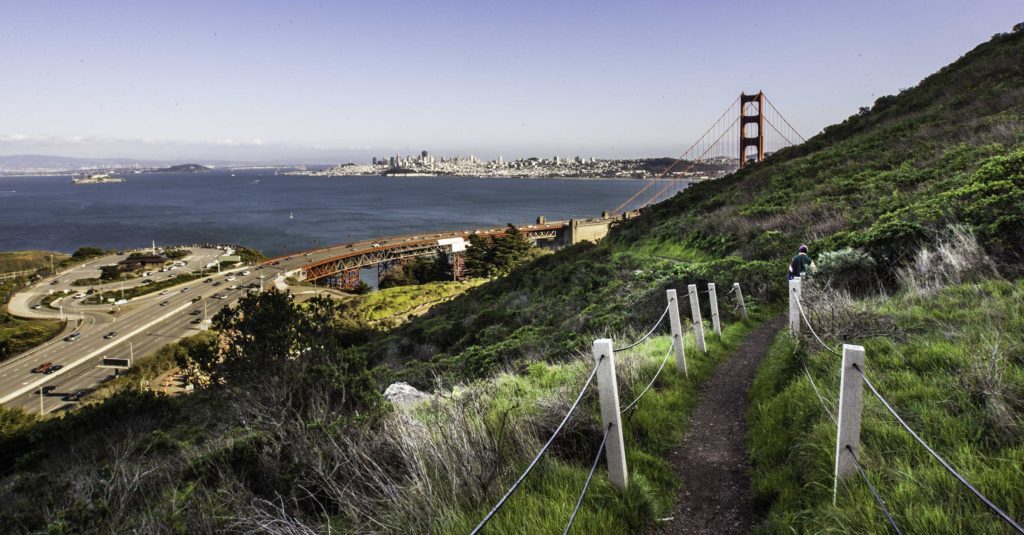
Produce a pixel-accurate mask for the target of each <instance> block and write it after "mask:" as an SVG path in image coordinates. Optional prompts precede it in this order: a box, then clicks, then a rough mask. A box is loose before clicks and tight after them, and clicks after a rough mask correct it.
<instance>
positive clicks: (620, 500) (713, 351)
mask: <svg viewBox="0 0 1024 535" xmlns="http://www.w3.org/2000/svg"><path fill="white" fill-rule="evenodd" d="M755 324H756V321H750V322H747V323H737V324H732V325H729V326H727V327H726V328H725V329H724V330H723V336H722V339H721V340H717V339H716V337H714V336H713V335H712V336H710V337H709V339H708V340H709V344H708V354H707V355H706V356H705V355H701V354H700V353H699V352H698V351H697V349H696V346H695V345H694V342H693V339H692V332H691V334H690V335H688V336H687V337H686V340H685V342H684V343H685V346H684V347H685V348H686V355H687V362H688V368H689V377H688V378H684V377H682V376H681V375H680V374H679V373H678V372H677V371H676V368H675V365H674V357H672V356H669V362H668V363H667V364H666V367H665V369H664V371H663V372H662V374H661V375H660V376H659V378H658V380H657V382H656V383H655V386H654V388H652V389H651V390H650V391H648V392H647V394H646V395H645V396H644V397H643V398H642V400H641V401H640V402H639V404H638V405H637V409H636V410H635V412H634V414H633V415H632V416H631V417H625V418H624V420H623V432H624V441H625V445H626V459H627V466H628V470H629V486H628V489H627V491H626V492H624V493H620V492H619V491H618V490H616V489H615V488H614V487H613V486H612V485H611V483H610V482H609V480H608V477H607V470H606V469H605V466H604V462H603V460H602V462H601V464H600V466H599V467H598V470H597V472H596V475H595V477H594V480H593V482H592V483H591V487H590V490H589V491H588V493H587V497H586V499H585V500H584V502H583V506H582V508H581V509H580V513H579V515H578V517H577V519H576V521H575V523H574V526H573V530H574V532H576V533H601V532H604V533H630V532H636V531H637V530H641V529H644V528H645V527H648V526H651V525H652V524H654V523H655V522H656V519H657V518H660V517H664V516H667V515H669V514H671V511H672V509H673V507H674V505H675V502H676V496H677V493H678V490H679V486H680V481H679V479H678V477H677V476H676V474H675V469H674V467H673V466H672V465H671V463H670V462H669V461H668V460H667V458H668V456H669V454H670V453H671V451H672V450H673V449H674V448H676V447H677V446H678V444H679V443H680V442H681V441H682V438H683V436H684V435H685V433H686V431H687V428H688V424H689V420H690V414H691V413H692V411H693V409H694V407H695V406H696V404H697V401H698V393H699V389H700V385H701V384H702V383H703V382H704V381H705V380H706V379H707V378H708V377H710V376H711V375H712V373H713V372H714V370H715V368H716V367H717V366H718V364H719V363H720V362H722V361H723V360H724V359H725V358H727V357H728V356H729V355H730V354H731V353H732V352H733V351H734V350H735V348H736V347H737V346H738V345H739V343H740V342H741V340H742V339H743V338H744V337H745V336H746V335H747V334H748V333H749V332H750V330H751V329H752V328H753V326H754V325H755ZM669 342H670V338H669V337H667V336H660V337H655V338H653V339H651V340H650V341H648V342H645V343H644V344H642V345H640V346H638V347H637V348H635V349H634V350H631V351H627V352H624V353H621V354H619V355H617V368H618V370H617V371H618V375H619V387H620V404H621V406H623V407H625V406H626V405H627V404H628V403H629V402H630V401H631V400H633V399H634V398H635V396H636V395H637V394H639V393H640V392H641V391H642V390H643V388H644V387H645V386H646V384H647V382H649V380H650V378H651V377H652V376H653V374H654V373H655V372H656V371H657V369H658V366H659V365H660V364H661V361H662V358H663V357H664V356H665V353H666V351H667V350H668V347H669ZM592 366H593V361H592V360H591V359H589V358H584V359H582V360H578V361H574V362H571V363H565V364H545V363H534V364H532V365H530V366H529V368H528V369H527V370H526V372H525V373H524V374H522V375H509V374H504V375H501V376H499V377H498V378H497V379H495V381H494V385H495V387H496V388H497V394H496V395H495V398H494V401H493V407H492V411H493V412H492V414H490V417H491V418H496V417H497V412H498V411H499V410H500V409H502V408H505V407H510V406H515V407H519V410H523V411H531V410H537V408H536V406H537V405H538V404H540V403H541V400H543V399H544V397H545V395H546V393H547V392H549V391H550V390H552V389H565V390H571V392H569V393H570V394H571V395H575V394H576V389H577V388H578V387H579V385H581V384H582V383H583V381H584V380H585V379H586V376H587V375H588V374H589V373H590V371H591V369H592ZM584 399H585V401H584V404H583V406H582V407H581V409H580V410H582V411H584V412H585V418H586V422H587V425H585V426H584V427H585V428H586V432H585V433H583V435H584V436H583V437H582V439H581V440H582V442H583V445H582V446H581V447H578V448H572V450H571V452H562V455H559V454H557V453H555V454H551V453H549V454H548V455H546V456H545V457H544V458H542V460H541V461H540V463H539V464H538V466H537V467H536V468H535V469H534V471H533V472H531V474H530V476H529V477H528V478H527V480H526V481H525V482H524V484H523V486H522V487H521V488H520V489H519V490H518V491H517V493H516V494H514V495H513V496H512V497H511V498H510V499H509V501H508V502H507V503H506V505H505V506H504V507H503V508H502V509H501V510H500V511H499V512H498V513H497V514H496V515H495V517H494V518H493V519H492V520H491V522H490V523H489V524H488V525H487V528H486V532H487V533H495V534H505V533H507V534H513V533H516V534H517V533H523V532H524V530H526V531H529V532H531V533H559V532H561V530H562V529H563V528H564V527H565V523H566V522H567V521H568V519H569V517H570V515H571V513H572V510H573V508H574V507H575V504H576V500H577V498H578V496H579V493H580V491H581V490H582V488H583V483H584V482H585V480H586V477H587V474H588V472H589V470H590V463H591V462H592V460H593V457H592V456H593V454H594V453H595V452H596V451H597V447H598V446H599V445H600V441H601V436H602V433H601V431H600V429H601V424H600V422H601V417H600V413H599V410H598V408H597V397H596V394H591V395H589V396H588V397H586V398H584ZM570 427H572V426H571V425H570ZM577 432H578V429H577ZM542 438H546V437H542ZM555 448H556V451H557V442H556V446H555ZM530 453H531V454H532V453H534V452H530ZM530 458H531V457H530V455H527V456H523V457H522V458H520V459H519V460H518V461H517V462H516V463H515V465H514V466H512V467H509V469H507V470H506V471H505V473H504V474H503V477H502V478H500V480H499V483H500V484H496V485H493V486H492V487H491V488H490V489H488V492H486V493H485V494H484V495H482V496H478V497H476V498H477V500H474V501H475V504H474V505H473V506H470V507H468V508H463V509H461V510H459V511H457V512H449V513H448V514H445V515H441V516H439V517H438V519H437V522H438V523H437V524H435V525H434V526H433V528H432V529H431V531H433V532H436V533H468V532H469V531H471V530H472V529H473V527H474V526H476V524H477V522H479V521H480V520H481V519H482V518H483V517H484V516H485V515H486V513H487V512H488V511H489V510H490V508H491V507H492V506H493V504H494V503H496V502H497V500H498V498H500V496H501V495H502V494H503V493H504V491H505V490H506V489H507V487H508V486H509V485H510V484H511V483H512V481H514V479H515V477H517V476H518V474H520V473H521V471H522V470H523V469H525V467H526V465H527V464H528V462H529V460H530ZM602 459H603V454H602Z"/></svg>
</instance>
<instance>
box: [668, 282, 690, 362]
mask: <svg viewBox="0 0 1024 535" xmlns="http://www.w3.org/2000/svg"><path fill="white" fill-rule="evenodd" d="M665 293H666V294H667V296H668V320H669V323H670V324H671V325H672V342H673V343H674V344H675V351H676V369H677V370H679V373H681V374H683V377H686V376H687V372H686V351H684V350H683V326H682V323H680V322H679V299H678V298H677V297H676V291H675V290H668V291H666V292H665Z"/></svg>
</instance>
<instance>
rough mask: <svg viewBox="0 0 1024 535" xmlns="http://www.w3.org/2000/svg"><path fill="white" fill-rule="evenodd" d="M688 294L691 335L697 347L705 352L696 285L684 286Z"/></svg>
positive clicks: (706, 347)
mask: <svg viewBox="0 0 1024 535" xmlns="http://www.w3.org/2000/svg"><path fill="white" fill-rule="evenodd" d="M686 289H687V290H688V292H689V294H690V314H691V315H692V316H693V336H694V338H696V339H697V349H699V350H700V352H701V353H704V354H707V352H708V346H707V345H705V344H704V324H703V323H701V319H700V301H699V300H698V299H697V285H696V284H691V285H689V286H687V287H686Z"/></svg>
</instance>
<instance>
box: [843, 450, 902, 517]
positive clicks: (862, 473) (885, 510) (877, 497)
mask: <svg viewBox="0 0 1024 535" xmlns="http://www.w3.org/2000/svg"><path fill="white" fill-rule="evenodd" d="M846 450H847V451H849V452H850V457H852V458H853V464H854V465H855V466H856V467H857V471H858V472H860V477H862V478H863V479H864V482H865V483H867V484H868V488H869V489H871V494H873V495H874V496H875V501H876V502H878V505H879V507H881V508H882V512H883V513H885V517H886V518H887V519H889V524H891V525H892V529H894V530H896V535H903V532H902V531H900V527H899V526H897V525H896V519H895V518H893V517H892V513H890V512H889V508H888V507H886V506H885V500H883V499H882V497H881V496H880V495H879V494H878V491H877V490H875V486H874V485H872V484H871V480H870V479H868V473H867V470H864V467H863V466H861V464H860V459H857V454H856V453H854V452H853V448H851V447H850V446H849V445H847V446H846Z"/></svg>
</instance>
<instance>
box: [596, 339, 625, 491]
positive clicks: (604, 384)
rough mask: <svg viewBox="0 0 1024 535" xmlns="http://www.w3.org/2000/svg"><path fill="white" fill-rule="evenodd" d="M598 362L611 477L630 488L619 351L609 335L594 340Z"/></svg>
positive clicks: (620, 484) (599, 389)
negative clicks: (617, 361)
mask: <svg viewBox="0 0 1024 535" xmlns="http://www.w3.org/2000/svg"><path fill="white" fill-rule="evenodd" d="M594 362H596V363H597V391H598V394H600V396H601V422H602V424H603V428H604V429H608V441H607V442H605V447H604V452H605V460H606V461H607V462H608V479H609V480H610V481H611V483H612V485H613V486H614V487H615V488H617V489H619V490H620V491H624V490H626V485H627V483H628V480H629V476H628V474H627V472H626V447H625V444H624V443H623V441H622V414H621V413H620V412H619V385H618V380H617V379H616V377H615V351H614V350H613V349H612V341H611V340H610V339H608V338H600V339H598V340H594Z"/></svg>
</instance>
